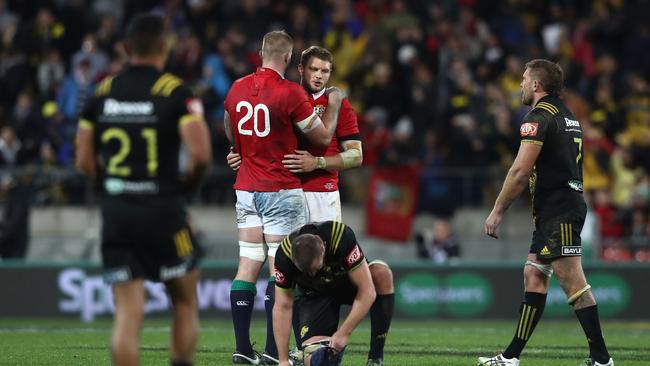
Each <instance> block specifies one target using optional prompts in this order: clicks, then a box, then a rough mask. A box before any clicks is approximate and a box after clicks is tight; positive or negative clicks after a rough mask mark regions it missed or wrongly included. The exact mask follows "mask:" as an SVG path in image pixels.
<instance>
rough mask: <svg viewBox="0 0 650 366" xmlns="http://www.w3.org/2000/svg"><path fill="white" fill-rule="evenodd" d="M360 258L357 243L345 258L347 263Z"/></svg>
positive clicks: (352, 262)
mask: <svg viewBox="0 0 650 366" xmlns="http://www.w3.org/2000/svg"><path fill="white" fill-rule="evenodd" d="M360 258H361V249H359V245H358V244H357V245H355V246H354V249H352V251H351V252H350V254H348V257H347V258H346V259H345V260H346V261H347V262H348V264H349V265H352V264H355V263H356V262H357V261H359V259H360Z"/></svg>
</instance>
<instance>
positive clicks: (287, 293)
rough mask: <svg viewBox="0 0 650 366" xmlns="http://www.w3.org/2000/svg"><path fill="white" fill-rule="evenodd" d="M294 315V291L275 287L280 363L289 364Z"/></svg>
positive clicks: (275, 319)
mask: <svg viewBox="0 0 650 366" xmlns="http://www.w3.org/2000/svg"><path fill="white" fill-rule="evenodd" d="M292 315H293V291H292V290H291V289H287V288H284V287H280V286H277V285H276V286H275V305H273V335H274V336H275V344H276V346H277V347H278V359H279V360H280V363H281V364H282V363H283V362H289V337H290V336H291V317H292Z"/></svg>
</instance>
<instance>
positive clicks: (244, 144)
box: [224, 68, 315, 192]
mask: <svg viewBox="0 0 650 366" xmlns="http://www.w3.org/2000/svg"><path fill="white" fill-rule="evenodd" d="M224 106H225V109H226V111H227V112H228V115H229V116H230V123H231V130H232V132H233V137H234V144H235V150H236V152H237V153H239V154H240V155H241V158H242V162H241V165H240V167H239V170H238V171H237V180H236V181H235V186H234V188H235V189H237V190H243V191H253V192H277V191H279V190H282V189H295V188H301V183H300V178H298V176H296V175H295V174H293V173H291V172H290V171H288V170H287V169H285V167H284V166H283V165H282V159H283V158H284V155H285V154H293V153H294V151H295V150H296V149H297V147H298V142H297V136H296V133H299V132H296V131H295V130H294V125H295V124H297V123H301V122H305V121H309V120H311V119H312V118H314V116H315V115H314V109H313V107H312V105H311V103H310V102H309V99H308V97H307V93H306V92H305V91H304V89H303V88H302V87H301V86H300V85H298V84H296V83H294V82H291V81H288V80H286V79H284V78H283V77H282V76H281V75H280V74H278V73H277V72H276V71H275V70H272V69H269V68H258V69H257V71H255V72H254V73H252V74H250V75H247V76H245V77H243V78H241V79H239V80H237V81H235V82H234V83H233V85H232V87H231V88H230V91H229V92H228V95H227V97H226V100H225V102H224Z"/></svg>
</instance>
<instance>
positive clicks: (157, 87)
mask: <svg viewBox="0 0 650 366" xmlns="http://www.w3.org/2000/svg"><path fill="white" fill-rule="evenodd" d="M150 91H151V95H154V96H162V97H169V96H171V95H172V94H174V93H184V94H187V93H191V90H190V88H189V86H187V85H186V84H185V83H184V82H183V79H181V78H179V77H178V76H176V75H174V74H172V73H169V72H166V73H163V74H161V75H160V76H158V78H157V79H156V81H155V82H154V83H153V85H152V86H151V89H150Z"/></svg>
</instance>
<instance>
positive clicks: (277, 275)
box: [273, 269, 285, 285]
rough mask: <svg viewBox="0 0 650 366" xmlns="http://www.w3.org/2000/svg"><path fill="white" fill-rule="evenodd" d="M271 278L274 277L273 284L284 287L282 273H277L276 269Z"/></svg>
mask: <svg viewBox="0 0 650 366" xmlns="http://www.w3.org/2000/svg"><path fill="white" fill-rule="evenodd" d="M273 277H275V283H277V284H279V285H284V281H285V278H284V274H283V273H282V272H280V271H278V270H277V269H276V270H275V271H274V272H273Z"/></svg>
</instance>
